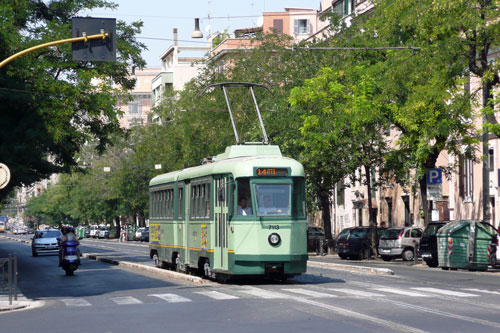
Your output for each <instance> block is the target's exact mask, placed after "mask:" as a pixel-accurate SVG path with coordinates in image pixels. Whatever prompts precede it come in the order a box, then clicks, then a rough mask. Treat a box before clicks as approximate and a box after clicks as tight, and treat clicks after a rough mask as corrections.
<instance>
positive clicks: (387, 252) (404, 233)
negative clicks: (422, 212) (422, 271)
mask: <svg viewBox="0 0 500 333" xmlns="http://www.w3.org/2000/svg"><path fill="white" fill-rule="evenodd" d="M420 237H422V229H420V228H417V227H405V228H390V229H387V230H386V231H385V232H384V233H383V234H382V236H381V237H380V241H379V246H378V252H379V254H380V256H381V257H382V259H383V260H385V261H390V260H392V259H393V258H399V257H401V258H403V260H405V261H410V260H413V259H414V251H415V249H416V248H418V245H419V244H420Z"/></svg>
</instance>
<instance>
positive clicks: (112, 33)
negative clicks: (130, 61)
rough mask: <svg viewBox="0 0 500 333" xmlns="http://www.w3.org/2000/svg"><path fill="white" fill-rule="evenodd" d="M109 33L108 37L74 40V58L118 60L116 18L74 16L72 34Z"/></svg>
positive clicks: (75, 35)
mask: <svg viewBox="0 0 500 333" xmlns="http://www.w3.org/2000/svg"><path fill="white" fill-rule="evenodd" d="M102 32H104V33H107V34H108V36H107V37H106V38H103V39H102V38H98V39H90V40H87V41H86V42H85V41H82V42H74V43H73V44H72V45H73V60H82V61H116V19H114V18H94V17H73V18H72V35H73V37H82V36H83V35H84V34H85V35H86V36H90V35H96V34H100V33H102Z"/></svg>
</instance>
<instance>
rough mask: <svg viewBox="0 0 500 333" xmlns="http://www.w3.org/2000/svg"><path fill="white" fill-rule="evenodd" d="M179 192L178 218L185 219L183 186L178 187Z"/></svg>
mask: <svg viewBox="0 0 500 333" xmlns="http://www.w3.org/2000/svg"><path fill="white" fill-rule="evenodd" d="M177 193H178V199H179V201H177V205H178V206H177V219H178V220H183V219H184V197H183V188H182V187H179V188H178V189H177Z"/></svg>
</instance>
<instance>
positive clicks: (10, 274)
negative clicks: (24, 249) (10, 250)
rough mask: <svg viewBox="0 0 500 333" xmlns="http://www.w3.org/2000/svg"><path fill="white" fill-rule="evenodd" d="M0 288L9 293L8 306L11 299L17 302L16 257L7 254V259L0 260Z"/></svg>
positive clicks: (10, 303)
mask: <svg viewBox="0 0 500 333" xmlns="http://www.w3.org/2000/svg"><path fill="white" fill-rule="evenodd" d="M0 271H1V274H2V275H1V276H0V288H1V290H2V291H7V292H8V293H9V305H12V298H14V300H16V301H17V255H16V254H15V253H14V254H9V257H8V258H0Z"/></svg>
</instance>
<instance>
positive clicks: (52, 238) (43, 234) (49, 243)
mask: <svg viewBox="0 0 500 333" xmlns="http://www.w3.org/2000/svg"><path fill="white" fill-rule="evenodd" d="M61 236H62V234H61V232H60V231H59V230H57V229H47V230H40V231H37V232H36V233H35V235H34V236H33V239H32V242H31V254H32V255H33V257H36V256H38V255H39V254H44V253H48V254H57V253H59V246H58V244H57V239H58V238H61Z"/></svg>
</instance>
